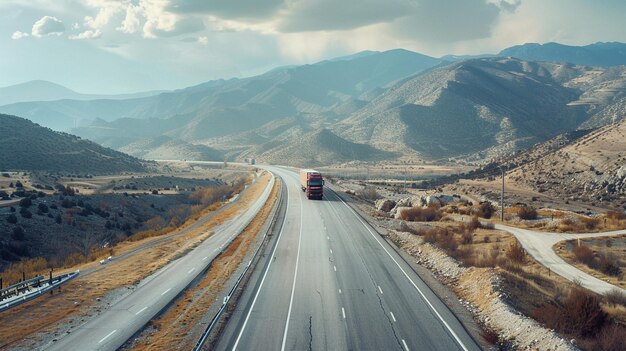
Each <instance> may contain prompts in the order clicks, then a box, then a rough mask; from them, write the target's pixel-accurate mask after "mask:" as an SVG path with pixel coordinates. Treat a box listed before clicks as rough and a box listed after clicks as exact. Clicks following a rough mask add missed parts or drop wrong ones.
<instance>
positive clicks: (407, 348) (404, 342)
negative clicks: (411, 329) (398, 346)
mask: <svg viewBox="0 0 626 351" xmlns="http://www.w3.org/2000/svg"><path fill="white" fill-rule="evenodd" d="M402 345H404V349H405V350H406V351H409V347H408V346H407V345H406V341H404V339H402Z"/></svg>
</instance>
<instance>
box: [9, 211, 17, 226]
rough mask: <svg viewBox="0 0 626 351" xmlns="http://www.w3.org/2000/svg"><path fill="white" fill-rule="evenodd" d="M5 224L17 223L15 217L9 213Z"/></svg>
mask: <svg viewBox="0 0 626 351" xmlns="http://www.w3.org/2000/svg"><path fill="white" fill-rule="evenodd" d="M7 222H9V223H11V224H15V223H17V216H16V215H15V214H13V213H11V214H10V215H9V216H8V217H7Z"/></svg>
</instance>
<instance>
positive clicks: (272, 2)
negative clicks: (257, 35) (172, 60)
mask: <svg viewBox="0 0 626 351" xmlns="http://www.w3.org/2000/svg"><path fill="white" fill-rule="evenodd" d="M284 5H285V1H284V0H236V1H235V0H212V1H207V0H170V1H169V4H168V5H167V7H166V10H167V11H170V12H174V13H180V14H190V13H203V14H211V15H215V16H218V17H221V18H225V19H226V18H227V19H243V18H247V19H270V18H271V17H272V16H273V15H275V14H276V13H277V11H278V10H279V9H280V8H282V7H283V6H284Z"/></svg>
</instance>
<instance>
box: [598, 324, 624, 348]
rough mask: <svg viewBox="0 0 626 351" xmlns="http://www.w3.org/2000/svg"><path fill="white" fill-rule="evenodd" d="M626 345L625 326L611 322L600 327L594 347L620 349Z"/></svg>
mask: <svg viewBox="0 0 626 351" xmlns="http://www.w3.org/2000/svg"><path fill="white" fill-rule="evenodd" d="M624 345H626V328H624V327H622V326H620V325H618V324H616V323H612V324H611V325H609V326H606V327H604V328H602V331H601V332H600V334H599V335H598V338H597V343H596V345H594V348H598V349H599V350H601V351H622V350H624Z"/></svg>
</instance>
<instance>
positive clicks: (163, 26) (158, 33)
mask: <svg viewBox="0 0 626 351" xmlns="http://www.w3.org/2000/svg"><path fill="white" fill-rule="evenodd" d="M204 28H205V26H204V22H202V20H201V19H199V18H195V17H183V18H180V17H178V16H176V15H172V14H168V15H165V16H154V17H152V16H151V17H148V20H147V21H146V23H145V24H144V26H143V35H144V37H146V38H158V37H173V36H177V35H181V34H186V33H194V32H199V31H201V30H203V29H204Z"/></svg>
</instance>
